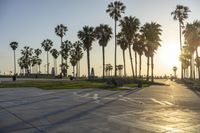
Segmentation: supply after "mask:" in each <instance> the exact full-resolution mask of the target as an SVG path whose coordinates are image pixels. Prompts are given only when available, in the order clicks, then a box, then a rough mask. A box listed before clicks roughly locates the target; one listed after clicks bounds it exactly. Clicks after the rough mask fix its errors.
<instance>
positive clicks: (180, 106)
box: [0, 81, 200, 133]
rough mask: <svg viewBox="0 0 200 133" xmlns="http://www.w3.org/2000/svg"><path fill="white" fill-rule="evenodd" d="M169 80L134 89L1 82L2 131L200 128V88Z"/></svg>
mask: <svg viewBox="0 0 200 133" xmlns="http://www.w3.org/2000/svg"><path fill="white" fill-rule="evenodd" d="M166 82H168V84H170V86H151V87H148V88H143V89H133V90H129V91H128V90H127V91H106V90H99V89H80V90H56V91H55V90H53V91H47V90H41V89H37V88H7V89H5V88H1V89H0V133H199V132H200V95H199V93H197V92H193V91H191V90H189V89H187V88H186V87H184V86H183V85H180V84H176V83H174V82H170V81H166Z"/></svg>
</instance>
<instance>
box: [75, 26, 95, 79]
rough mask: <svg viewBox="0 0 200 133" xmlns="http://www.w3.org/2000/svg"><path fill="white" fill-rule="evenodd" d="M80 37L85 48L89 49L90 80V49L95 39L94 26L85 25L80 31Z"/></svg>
mask: <svg viewBox="0 0 200 133" xmlns="http://www.w3.org/2000/svg"><path fill="white" fill-rule="evenodd" d="M78 38H79V39H80V40H81V41H82V43H83V48H84V50H86V51H87V65H88V79H89V80H90V50H91V49H92V42H93V41H94V40H95V33H94V28H93V27H89V26H84V27H83V29H82V30H80V31H79V32H78Z"/></svg>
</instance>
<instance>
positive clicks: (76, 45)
mask: <svg viewBox="0 0 200 133" xmlns="http://www.w3.org/2000/svg"><path fill="white" fill-rule="evenodd" d="M73 47H74V49H75V54H76V59H77V63H76V77H80V60H81V59H82V58H83V50H82V49H83V43H81V42H80V41H76V42H75V43H74V44H73Z"/></svg>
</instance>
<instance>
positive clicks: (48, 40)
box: [41, 39, 53, 74]
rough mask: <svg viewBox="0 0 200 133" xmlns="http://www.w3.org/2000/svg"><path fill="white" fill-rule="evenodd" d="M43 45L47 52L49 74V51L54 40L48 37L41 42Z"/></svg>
mask: <svg viewBox="0 0 200 133" xmlns="http://www.w3.org/2000/svg"><path fill="white" fill-rule="evenodd" d="M41 46H42V47H43V48H44V50H45V51H46V52H47V74H49V51H50V50H51V48H52V46H53V42H52V41H51V40H50V39H46V40H44V41H43V42H42V43H41Z"/></svg>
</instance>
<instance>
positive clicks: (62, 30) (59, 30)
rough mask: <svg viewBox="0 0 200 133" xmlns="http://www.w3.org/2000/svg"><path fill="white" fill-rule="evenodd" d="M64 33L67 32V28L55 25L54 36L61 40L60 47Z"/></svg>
mask: <svg viewBox="0 0 200 133" xmlns="http://www.w3.org/2000/svg"><path fill="white" fill-rule="evenodd" d="M66 31H68V29H67V26H64V25H63V24H60V25H57V26H56V28H55V33H56V35H57V36H59V37H60V39H61V45H62V39H63V36H64V35H65V33H66ZM62 63H63V57H62V55H61V64H62Z"/></svg>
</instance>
